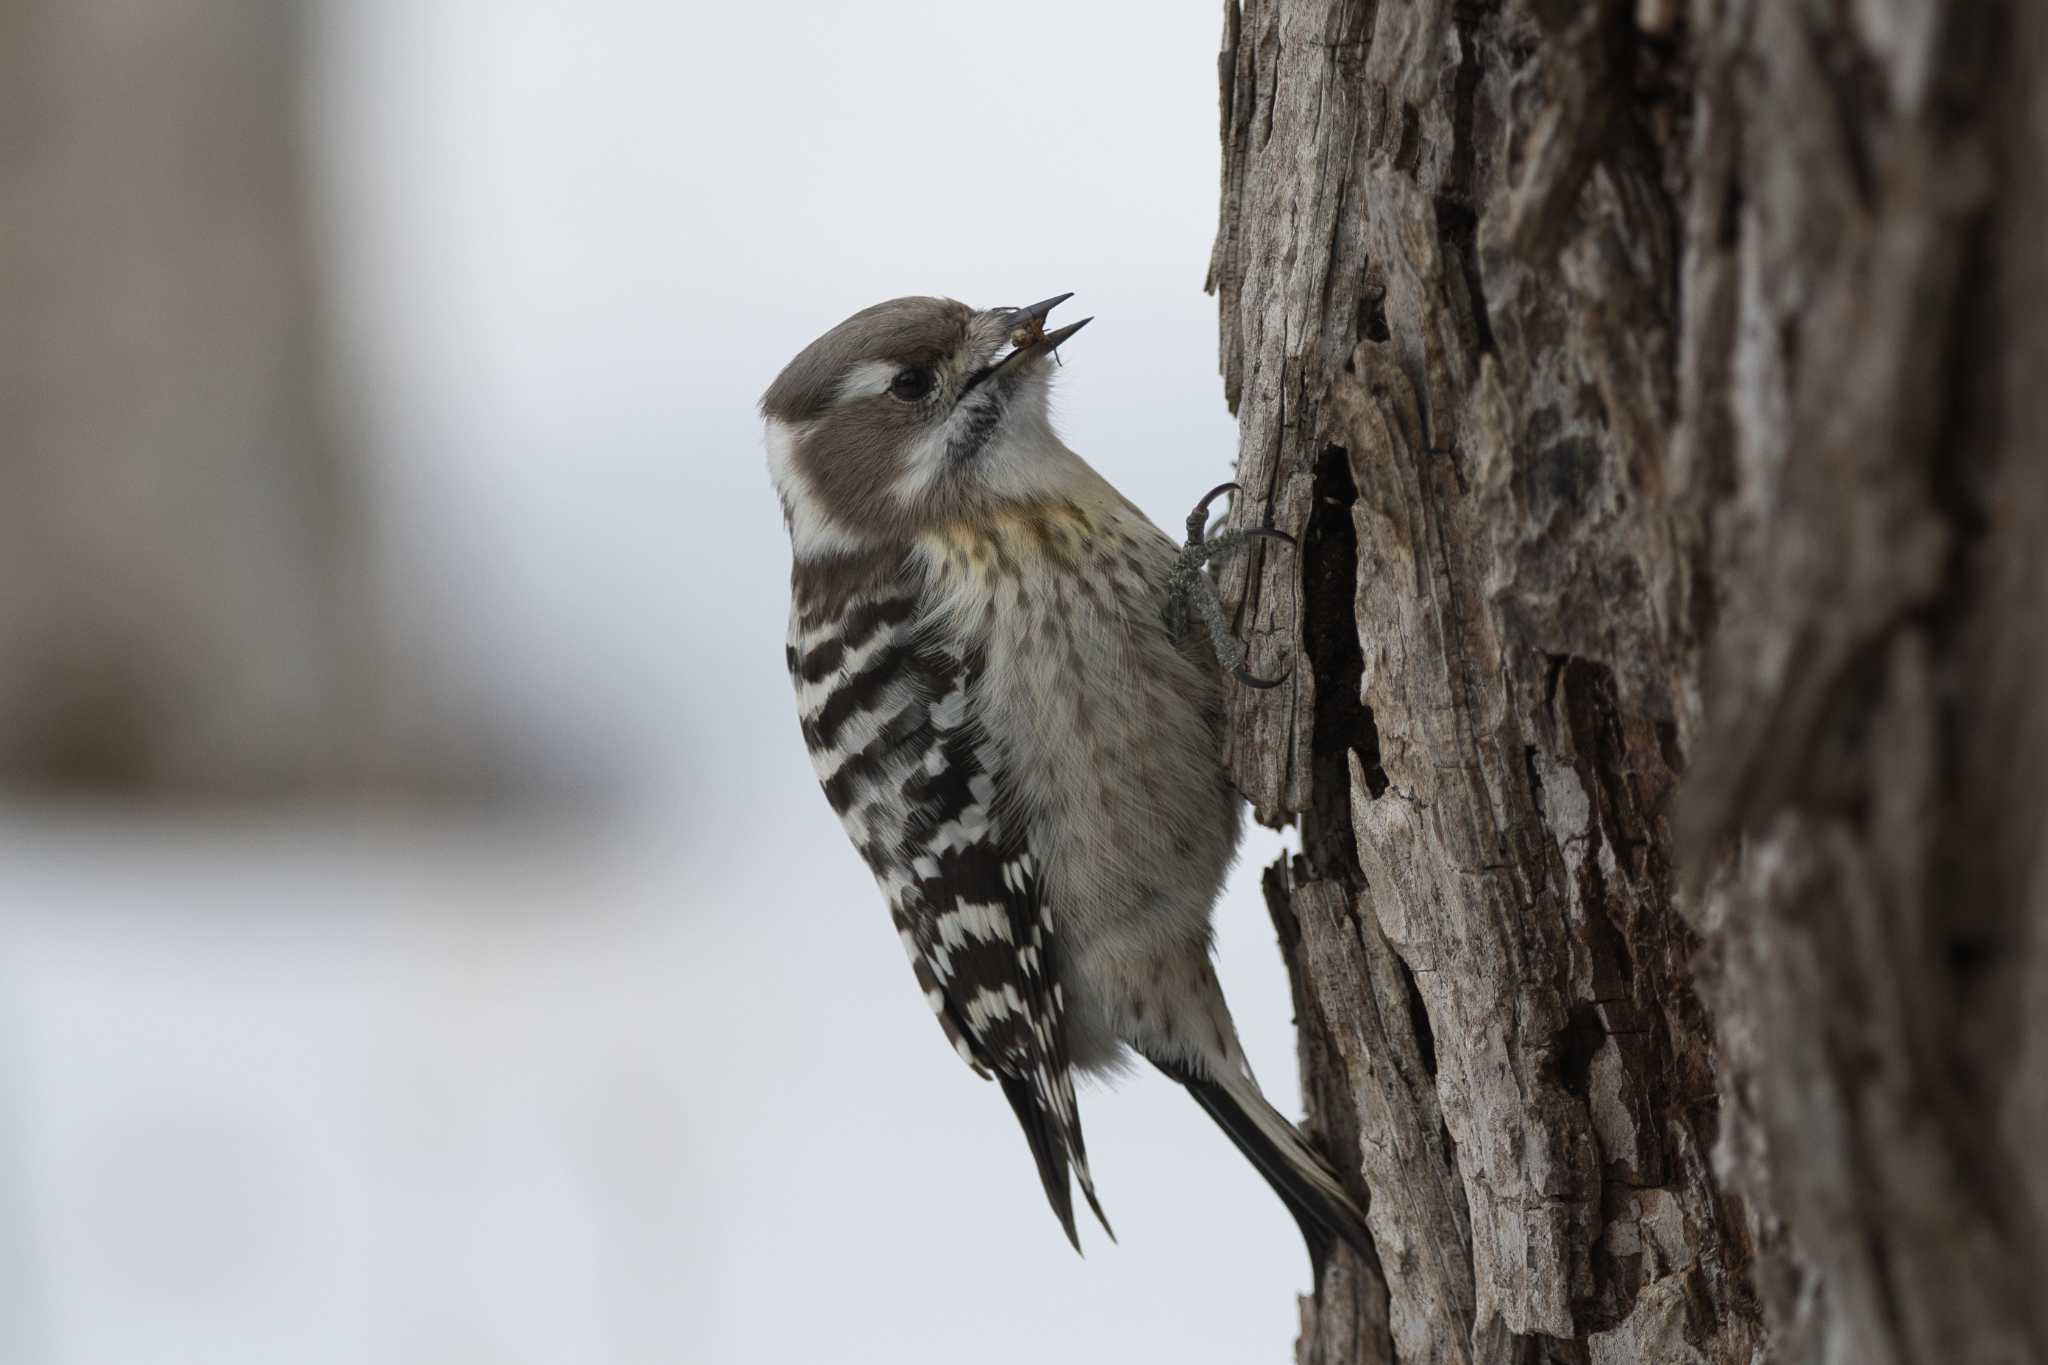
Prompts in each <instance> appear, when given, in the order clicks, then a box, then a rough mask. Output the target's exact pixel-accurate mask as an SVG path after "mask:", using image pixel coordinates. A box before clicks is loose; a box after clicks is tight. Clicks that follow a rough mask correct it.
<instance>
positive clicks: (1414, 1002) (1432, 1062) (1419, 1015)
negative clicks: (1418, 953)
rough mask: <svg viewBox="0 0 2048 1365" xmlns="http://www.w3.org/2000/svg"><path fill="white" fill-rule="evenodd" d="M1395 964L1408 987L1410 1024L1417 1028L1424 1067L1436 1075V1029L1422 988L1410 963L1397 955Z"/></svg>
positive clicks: (1416, 1033)
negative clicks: (1423, 996) (1430, 1024)
mask: <svg viewBox="0 0 2048 1365" xmlns="http://www.w3.org/2000/svg"><path fill="white" fill-rule="evenodd" d="M1394 965H1395V966H1397V967H1399V968H1400V969H1401V984H1402V985H1403V986H1405V987H1407V988H1408V1024H1409V1027H1411V1028H1413V1029H1414V1030H1415V1047H1416V1050H1417V1051H1418V1052H1420V1053H1421V1054H1422V1068H1423V1070H1425V1071H1427V1072H1428V1073H1429V1074H1430V1075H1431V1076H1432V1077H1434V1076H1435V1075H1436V1030H1434V1029H1432V1028H1431V1027H1430V1026H1429V1009H1428V1007H1427V1006H1425V1005H1424V1004H1423V1003H1422V990H1421V988H1420V987H1418V986H1417V985H1416V984H1415V973H1413V972H1411V971H1409V970H1408V964H1407V963H1406V962H1403V961H1402V960H1401V959H1400V957H1399V956H1396V957H1395V958H1394Z"/></svg>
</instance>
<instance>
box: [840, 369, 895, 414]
mask: <svg viewBox="0 0 2048 1365" xmlns="http://www.w3.org/2000/svg"><path fill="white" fill-rule="evenodd" d="M896 369H897V367H896V366H895V365H893V364H891V363H890V362H888V361H886V360H863V361H862V362H861V363H860V364H858V365H856V366H854V367H853V368H852V369H851V370H848V371H847V372H846V378H844V379H842V380H840V381H839V388H838V391H837V392H836V394H835V395H834V397H833V400H832V401H834V402H835V403H836V402H844V401H845V400H846V399H848V398H873V397H874V396H875V395H876V394H881V393H887V392H888V391H889V385H890V384H892V383H894V382H895V380H896Z"/></svg>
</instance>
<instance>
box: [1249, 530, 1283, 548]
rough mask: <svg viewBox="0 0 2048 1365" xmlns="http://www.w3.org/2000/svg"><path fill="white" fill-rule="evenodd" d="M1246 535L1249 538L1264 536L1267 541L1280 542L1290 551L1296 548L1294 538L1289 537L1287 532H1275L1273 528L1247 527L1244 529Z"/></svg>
mask: <svg viewBox="0 0 2048 1365" xmlns="http://www.w3.org/2000/svg"><path fill="white" fill-rule="evenodd" d="M1244 533H1245V534H1246V535H1248V536H1264V537H1265V538H1266V539H1267V540H1277V541H1279V542H1280V543H1281V544H1282V545H1285V546H1287V547H1288V548H1289V549H1292V548H1294V543H1295V542H1294V537H1293V536H1290V535H1288V534H1287V532H1285V531H1280V530H1275V529H1274V528H1273V527H1271V526H1247V527H1245V528H1244Z"/></svg>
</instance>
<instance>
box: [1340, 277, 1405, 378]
mask: <svg viewBox="0 0 2048 1365" xmlns="http://www.w3.org/2000/svg"><path fill="white" fill-rule="evenodd" d="M1392 335H1393V332H1392V331H1390V330H1389V329H1388V327H1387V286H1386V282H1385V281H1384V280H1381V279H1379V278H1378V277H1377V276H1375V275H1372V274H1370V273H1368V274H1367V275H1366V278H1365V281H1364V284H1363V286H1362V287H1361V289H1360V291H1359V295H1358V321H1357V331H1356V335H1355V336H1354V338H1353V340H1355V341H1385V340H1386V339H1387V338H1389V337H1391V336H1392ZM1345 364H1346V365H1347V366H1348V365H1349V364H1350V362H1349V361H1348V360H1347V361H1346V362H1345Z"/></svg>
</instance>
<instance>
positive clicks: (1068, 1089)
mask: <svg viewBox="0 0 2048 1365" xmlns="http://www.w3.org/2000/svg"><path fill="white" fill-rule="evenodd" d="M996 1079H997V1080H998V1081H1000V1082H1002V1086H1003V1097H1004V1098H1005V1099H1007V1100H1009V1102H1010V1108H1011V1109H1012V1110H1014V1111H1015V1112H1016V1115H1017V1123H1018V1124H1019V1126H1021V1127H1022V1128H1023V1129H1024V1140H1025V1141H1026V1142H1027V1143H1029V1144H1030V1145H1031V1156H1032V1159H1033V1160H1035V1161H1036V1162H1037V1163H1038V1178H1039V1180H1040V1182H1041V1183H1043V1184H1044V1186H1045V1198H1046V1202H1048V1203H1050V1204H1051V1205H1052V1211H1053V1216H1054V1217H1056V1218H1058V1219H1059V1220H1060V1228H1061V1229H1062V1230H1063V1231H1064V1232H1065V1233H1066V1234H1067V1240H1068V1241H1069V1242H1072V1243H1073V1244H1074V1250H1076V1251H1079V1250H1080V1249H1081V1236H1080V1233H1079V1232H1077V1231H1076V1230H1075V1228H1074V1191H1073V1186H1072V1185H1071V1184H1070V1183H1069V1181H1068V1178H1067V1173H1068V1170H1069V1168H1070V1167H1071V1169H1072V1171H1073V1174H1074V1176H1075V1177H1076V1178H1078V1179H1079V1180H1080V1182H1081V1193H1082V1194H1083V1195H1084V1196H1086V1198H1087V1200H1088V1207H1089V1208H1091V1209H1093V1210H1094V1211H1095V1221H1096V1222H1098V1223H1100V1224H1102V1230H1103V1231H1104V1232H1105V1233H1107V1234H1109V1240H1110V1241H1112V1242H1114V1241H1115V1240H1116V1230H1115V1229H1114V1228H1112V1227H1110V1225H1109V1219H1108V1218H1106V1217H1104V1216H1103V1213H1102V1205H1101V1204H1099V1203H1097V1202H1096V1199H1095V1181H1094V1179H1093V1177H1091V1176H1090V1175H1089V1173H1088V1151H1087V1149H1086V1148H1085V1147H1083V1146H1082V1145H1081V1120H1080V1118H1079V1116H1078V1115H1077V1114H1076V1113H1075V1110H1074V1083H1073V1080H1072V1078H1071V1077H1067V1076H1064V1075H1063V1076H1061V1077H1060V1078H1059V1080H1058V1081H1056V1082H1052V1083H1050V1084H1047V1083H1046V1082H1045V1081H1044V1080H1043V1079H1042V1078H1038V1079H1034V1078H1028V1077H1023V1076H1011V1075H1005V1074H1000V1073H999V1074H998V1075H997V1077H996Z"/></svg>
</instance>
